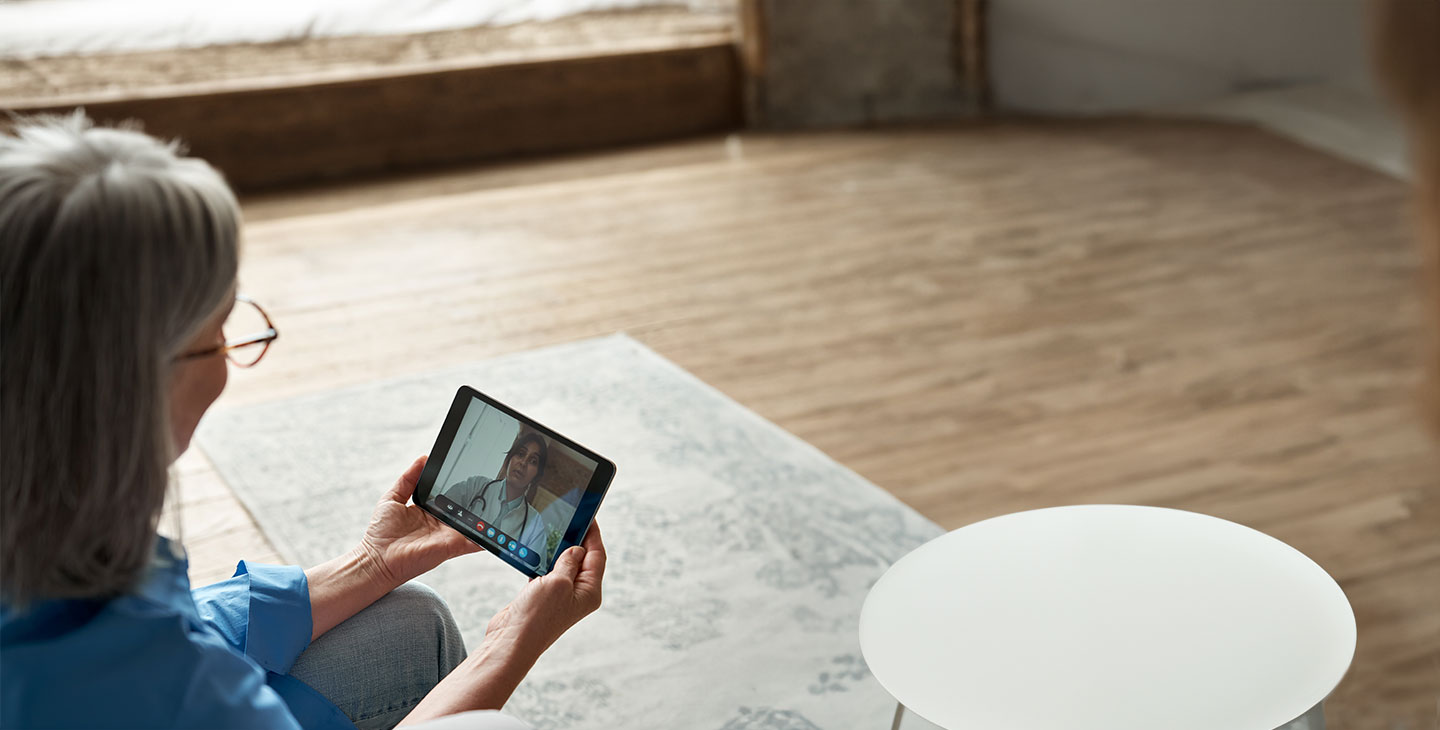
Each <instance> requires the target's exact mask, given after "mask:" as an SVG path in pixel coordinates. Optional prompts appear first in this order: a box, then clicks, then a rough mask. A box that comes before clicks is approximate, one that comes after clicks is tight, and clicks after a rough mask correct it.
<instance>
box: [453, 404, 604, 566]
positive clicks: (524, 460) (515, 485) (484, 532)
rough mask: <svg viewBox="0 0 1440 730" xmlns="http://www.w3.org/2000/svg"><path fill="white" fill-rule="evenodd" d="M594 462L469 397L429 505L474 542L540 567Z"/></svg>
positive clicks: (556, 545) (549, 560)
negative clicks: (450, 519) (472, 536)
mask: <svg viewBox="0 0 1440 730" xmlns="http://www.w3.org/2000/svg"><path fill="white" fill-rule="evenodd" d="M597 466H598V465H597V464H596V462H595V461H594V460H592V459H587V458H586V457H584V456H583V455H581V454H580V453H579V452H577V451H575V450H574V449H572V448H570V447H568V446H565V445H564V444H562V443H560V442H558V441H556V440H554V439H551V438H549V437H547V436H545V435H544V434H542V433H540V432H539V431H536V430H535V429H533V428H531V427H529V426H528V425H526V424H522V423H521V422H520V421H519V420H516V419H515V418H514V417H512V416H510V415H509V414H507V413H505V412H503V411H501V410H500V409H498V408H495V407H494V406H491V405H489V404H488V403H485V402H484V401H480V400H473V399H472V400H471V401H470V406H469V407H468V408H467V409H466V411H465V416H464V418H463V419H462V420H461V422H460V428H459V430H458V431H456V433H455V439H454V441H452V442H451V444H450V451H449V452H448V453H446V455H445V461H444V462H443V463H442V464H441V466H440V474H439V476H438V477H437V478H436V480H435V486H434V487H433V488H432V489H431V492H430V504H431V506H433V507H435V508H437V509H439V510H441V511H443V512H445V514H447V515H449V516H451V517H453V518H454V521H455V522H457V523H458V524H459V525H460V526H461V527H462V528H464V529H465V530H466V531H468V532H469V533H470V534H471V535H474V536H478V537H479V538H480V539H481V540H482V541H484V542H487V543H489V544H490V545H493V546H495V547H497V548H499V549H500V550H502V551H504V552H506V553H508V554H509V555H511V556H512V557H514V558H516V559H518V560H519V561H520V562H523V563H525V564H526V565H529V566H530V567H531V568H534V569H535V571H536V572H538V573H548V572H549V571H550V566H551V565H552V564H553V562H554V559H555V556H556V555H558V554H559V552H560V550H562V549H563V548H565V547H569V546H568V545H562V544H561V543H562V542H563V541H564V539H565V533H566V531H567V530H569V528H570V521H571V520H572V519H573V518H574V517H575V510H576V509H577V507H578V506H579V505H580V501H581V498H582V497H583V496H584V494H585V489H586V487H588V486H589V485H590V479H591V477H592V476H593V475H594V474H595V468H596V467H597Z"/></svg>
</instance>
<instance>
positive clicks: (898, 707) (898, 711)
mask: <svg viewBox="0 0 1440 730" xmlns="http://www.w3.org/2000/svg"><path fill="white" fill-rule="evenodd" d="M904 717H905V705H902V704H900V703H899V702H896V703H895V720H894V721H893V722H891V723H890V730H900V720H902V719H904Z"/></svg>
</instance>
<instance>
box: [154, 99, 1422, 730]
mask: <svg viewBox="0 0 1440 730" xmlns="http://www.w3.org/2000/svg"><path fill="white" fill-rule="evenodd" d="M246 207H247V215H248V219H249V223H248V228H247V235H246V241H247V249H246V252H245V261H244V264H243V267H242V287H243V289H244V290H246V291H248V292H249V293H251V294H252V295H253V296H255V297H256V298H257V299H258V300H259V301H260V302H261V303H263V304H265V305H266V306H267V307H269V308H270V310H271V312H272V314H273V316H274V318H275V320H276V322H277V324H278V326H279V328H280V329H281V330H282V332H283V335H282V339H281V340H280V342H279V343H278V345H277V346H276V348H275V349H274V350H273V351H272V352H271V354H270V355H269V356H267V358H266V360H265V361H264V362H263V363H262V364H261V365H260V366H259V367H258V368H256V369H254V370H252V371H235V372H233V373H232V376H231V382H230V386H229V390H228V391H227V392H226V393H225V395H224V396H223V397H222V399H221V401H220V402H219V404H218V405H217V407H227V406H237V405H241V404H245V403H254V402H259V401H265V400H270V399H277V398H286V397H290V396H294V395H297V394H301V393H308V392H313V391H317V390H322V389H328V388H332V387H336V386H343V385H347V384H354V383H359V382H364V381H368V380H372V379H375V378H380V377H389V376H396V375H401V374H405V373H415V372H422V371H429V370H433V369H436V368H440V367H445V366H448V365H454V364H458V363H463V362H469V361H474V360H477V359H480V358H485V357H490V356H493V355H498V354H501V353H506V352H513V351H518V350H524V349H529V348H533V347H539V346H543V345H548V344H553V343H558V342H565V341H570V340H575V339H579V338H584V337H590V336H595V335H603V334H607V333H612V332H616V331H622V330H623V331H626V332H629V333H630V334H631V335H633V336H635V337H636V338H638V339H640V340H641V341H643V342H645V343H646V344H648V345H649V346H651V347H652V348H654V349H655V350H657V351H659V352H660V353H661V354H663V355H665V356H666V357H669V358H671V359H672V360H674V361H676V362H677V363H679V364H680V365H681V366H683V367H685V368H687V369H689V370H690V371H692V372H694V373H695V374H696V375H698V376H699V377H700V378H702V379H704V380H705V381H707V382H709V383H711V384H713V385H715V386H716V387H718V388H719V389H720V390H722V391H724V392H725V393H727V394H729V395H730V396H732V397H734V398H735V399H736V400H738V401H740V402H741V403H743V404H745V405H747V406H749V407H751V408H753V409H755V410H756V411H758V412H759V413H760V414H761V415H763V416H765V417H767V418H769V419H771V420H773V421H775V422H776V423H778V424H779V425H780V426H782V427H784V428H786V429H788V430H789V431H792V432H794V433H795V434H797V435H799V436H800V437H801V438H803V439H805V440H807V441H809V442H811V443H813V444H815V445H816V446H818V447H820V448H821V449H823V450H824V451H826V452H827V453H829V454H830V455H831V456H832V457H834V458H835V459H836V460H838V461H839V462H841V463H843V464H845V465H847V466H849V467H851V468H853V469H855V470H856V471H858V472H859V473H860V474H862V475H864V476H865V477H867V478H869V479H870V480H872V481H874V482H875V483H876V484H879V485H881V486H882V487H884V488H886V489H888V490H890V491H891V492H893V493H894V494H895V495H897V496H898V497H899V498H901V499H902V500H904V501H905V502H906V503H908V504H910V505H911V506H913V507H914V508H915V509H917V510H919V511H920V512H922V513H923V514H925V515H926V516H928V517H930V518H931V519H933V520H935V521H936V522H938V523H940V524H941V525H943V526H945V527H947V528H955V527H959V526H961V525H965V524H967V523H970V522H973V521H976V520H979V519H983V518H986V517H990V516H993V515H997V514H1002V513H1006V512H1011V511H1015V510H1022V509H1028V508H1034V507H1041V506H1049V505H1058V504H1074V503H1087V502H1119V503H1136V504H1151V505H1162V506H1168V507H1178V508H1184V509H1190V510H1197V511H1201V512H1206V513H1210V514H1214V515H1218V516H1220V517H1224V518H1227V519H1231V520H1235V521H1238V522H1241V523H1243V524H1246V525H1250V526H1252V527H1255V528H1257V529H1260V530H1263V531H1265V532H1268V533H1269V534H1272V535H1274V536H1276V537H1278V538H1280V539H1282V540H1284V541H1286V542H1288V543H1290V544H1291V545H1294V546H1295V547H1296V548H1298V549H1300V550H1301V551H1303V552H1305V553H1306V554H1308V555H1309V556H1311V557H1312V558H1314V559H1315V560H1316V561H1317V562H1319V563H1320V565H1322V566H1323V567H1325V568H1326V569H1327V570H1328V571H1330V573H1331V574H1332V575H1334V576H1335V577H1336V578H1337V579H1338V580H1339V581H1340V583H1341V585H1342V586H1343V587H1344V589H1345V590H1346V592H1347V594H1348V595H1349V597H1350V599H1351V601H1352V602H1353V604H1354V607H1355V612H1356V616H1357V619H1358V621H1359V628H1360V645H1359V649H1358V652H1357V656H1356V658H1355V663H1354V666H1353V668H1352V670H1351V672H1350V674H1349V675H1348V676H1347V678H1346V680H1345V681H1344V683H1343V684H1342V685H1341V687H1340V689H1339V690H1338V691H1337V693H1336V694H1335V695H1334V696H1333V697H1332V699H1331V701H1330V702H1329V703H1328V713H1329V719H1330V726H1331V727H1335V728H1385V729H1387V730H1394V729H1398V728H1407V729H1410V730H1420V729H1422V728H1423V729H1426V730H1433V728H1436V727H1437V726H1440V707H1437V703H1440V457H1437V453H1436V444H1435V443H1434V442H1433V441H1431V440H1430V439H1429V438H1428V437H1427V436H1426V434H1425V433H1424V432H1423V431H1422V430H1421V428H1420V426H1419V425H1418V420H1417V418H1416V415H1415V413H1414V410H1413V408H1414V406H1413V404H1412V392H1413V390H1412V389H1413V387H1414V384H1415V380H1416V376H1415V373H1417V372H1418V370H1419V368H1418V365H1417V358H1418V353H1419V351H1420V346H1419V342H1418V337H1419V333H1418V317H1419V306H1418V300H1417V297H1416V291H1415V281H1414V278H1415V271H1416V264H1415V255H1414V253H1413V251H1412V249H1411V247H1410V245H1409V238H1408V236H1409V231H1408V228H1407V222H1406V217H1405V215H1406V199H1405V190H1404V187H1403V186H1402V185H1401V184H1400V183H1398V182H1396V181H1394V180H1391V179H1388V178H1385V177H1382V176H1380V175H1378V174H1376V173H1373V172H1369V171H1367V170H1364V169H1361V168H1360V167H1357V166H1354V165H1351V164H1348V163H1344V162H1340V161H1337V160H1334V159H1331V158H1328V157H1326V156H1323V155H1321V154H1319V153H1316V152H1312V151H1309V150H1306V149H1304V148H1301V147H1298V146H1296V145H1293V144H1291V143H1289V142H1285V141H1282V140H1280V139H1277V138H1274V137H1271V136H1269V135H1267V134H1264V133H1262V132H1259V131H1255V130H1252V129H1248V128H1244V127H1231V126H1224V125H1218V124H1208V123H1183V122H1181V123H1174V122H1138V121H1136V122H1132V121H1101V122H1083V123H1080V122H1072V123H1042V122H1025V121H1017V122H1008V123H995V124H988V125H980V126H970V127H960V128H948V129H912V130H907V131H889V132H846V133H828V134H804V135H794V136H770V135H759V134H753V135H752V134H747V135H743V136H741V137H736V138H730V139H707V140H701V141H697V142H693V143H685V144H677V145H670V146H665V147H660V148H651V149H643V150H635V151H627V152H617V153H613V154H606V155H596V156H590V157H585V158H577V159H570V160H558V161H549V162H543V163H536V164H531V165H525V166H513V167H507V168H492V169H485V170H470V171H452V172H448V173H445V174H438V175H433V176H427V177H420V178H409V179H401V180H394V181H389V182H385V183H378V184H368V185H358V186H353V187H350V188H345V189H331V190H324V191H315V192H313V193H307V194H304V195H292V196H284V197H273V198H269V199H256V200H251V201H247V204H246ZM335 441H336V443H337V444H343V443H344V437H343V434H339V433H337V434H336V438H335ZM337 448H339V447H338V446H337ZM404 466H405V465H404V464H396V465H395V469H396V473H397V474H398V473H399V471H400V470H401V469H402V468H403V467H404ZM179 472H180V482H181V492H180V503H181V504H182V505H183V510H182V514H183V519H184V532H185V538H186V541H187V543H188V545H189V547H190V550H191V553H192V561H193V562H192V577H193V578H194V579H195V580H196V581H197V582H204V581H207V580H210V579H215V578H218V577H223V576H225V575H228V572H229V570H230V569H231V568H232V567H233V564H234V560H235V559H236V558H240V557H247V558H251V559H255V560H262V561H263V560H278V559H279V557H278V556H276V555H275V553H274V551H273V550H272V549H271V547H270V546H269V545H268V544H267V543H266V542H265V539H264V538H263V537H262V536H261V535H260V534H258V532H257V531H256V529H255V527H254V525H253V523H252V522H251V520H250V519H249V517H248V515H246V514H245V512H244V510H243V508H241V507H240V505H239V504H238V503H237V502H236V501H235V499H234V497H233V496H232V494H231V493H230V492H229V491H228V489H227V488H225V486H224V485H223V484H222V483H221V482H220V481H219V480H218V478H217V477H216V475H215V474H214V472H213V470H212V469H211V467H210V465H209V464H208V462H207V461H206V460H205V458H204V456H203V455H202V454H199V453H197V452H192V453H190V454H187V455H186V456H185V457H184V458H183V459H182V460H181V462H180V466H179ZM384 486H385V485H381V484H376V485H371V486H370V487H368V488H371V489H373V490H375V492H376V494H377V496H378V494H379V491H380V490H381V489H382V488H383V487H384ZM1197 701H1203V698H1197Z"/></svg>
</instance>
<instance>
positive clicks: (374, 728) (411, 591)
mask: <svg viewBox="0 0 1440 730" xmlns="http://www.w3.org/2000/svg"><path fill="white" fill-rule="evenodd" d="M464 658H465V642H464V641H463V640H462V639H461V638H460V629H459V628H457V627H456V626H455V618H454V617H453V616H451V615H450V608H449V606H446V605H445V601H444V600H443V599H441V598H440V596H439V595H437V594H436V593H435V591H433V590H431V589H430V588H429V587H428V586H425V585H422V584H420V583H414V582H411V583H406V584H405V585H403V586H400V587H399V588H396V589H395V590H394V591H391V592H390V593H389V594H388V595H386V596H385V597H383V598H381V599H380V600H378V601H376V602H375V603H373V604H371V605H370V606H369V607H368V608H366V609H365V610H363V611H361V612H360V613H357V614H355V615H354V616H352V617H350V618H349V619H348V620H346V621H345V622H343V623H341V624H340V625H339V626H336V627H335V628H333V629H330V630H329V631H327V632H325V633H324V634H323V635H322V636H321V637H320V638H318V639H316V640H315V641H314V642H312V643H311V644H310V646H309V648H307V649H306V650H305V651H304V653H302V654H301V655H300V658H298V659H296V660H295V665H294V666H293V667H291V669H290V676H292V677H295V678H296V679H298V680H300V681H302V682H304V683H305V684H308V685H310V686H311V687H313V688H315V690H316V691H318V692H319V693H320V694H322V695H325V697H326V698H328V699H329V700H330V701H331V702H333V703H335V706H336V707H339V708H340V711H341V712H344V713H345V714H346V715H347V716H349V717H350V720H351V721H352V722H354V723H355V726H356V727H358V728H360V730H389V729H390V728H393V727H395V725H396V723H398V722H400V720H402V719H404V717H405V715H407V714H409V712H410V710H411V709H412V708H414V707H415V705H416V704H418V703H419V702H420V700H421V698H423V697H424V696H425V695H426V694H427V693H428V692H429V691H430V689H431V688H433V687H434V686H435V685H436V684H437V683H438V682H439V681H440V680H441V679H444V677H445V675H447V674H449V673H450V670H452V669H454V668H455V667H456V666H457V665H459V664H460V661H461V660H463V659H464Z"/></svg>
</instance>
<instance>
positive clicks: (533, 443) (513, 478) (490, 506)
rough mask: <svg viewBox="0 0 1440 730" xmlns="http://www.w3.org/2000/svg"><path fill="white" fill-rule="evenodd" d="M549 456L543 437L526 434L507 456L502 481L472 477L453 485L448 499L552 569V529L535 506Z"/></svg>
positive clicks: (501, 468) (501, 469)
mask: <svg viewBox="0 0 1440 730" xmlns="http://www.w3.org/2000/svg"><path fill="white" fill-rule="evenodd" d="M549 453H550V450H549V447H548V446H547V445H546V443H545V438H544V437H543V436H541V435H540V434H538V433H533V432H532V433H527V434H522V435H520V436H517V437H516V439H515V443H513V444H511V446H510V450H509V451H507V452H506V453H505V463H504V464H503V465H501V467H500V474H499V477H498V478H496V479H491V478H489V477H485V476H474V477H470V478H469V479H466V480H465V481H462V482H456V483H455V484H452V485H450V487H449V488H448V489H446V490H445V491H444V495H445V496H446V497H449V498H450V499H452V500H455V502H456V503H457V504H459V505H460V506H461V507H464V508H465V509H467V510H469V511H470V512H471V513H473V514H475V515H476V516H477V517H478V518H479V519H480V520H482V521H484V522H485V523H486V524H488V525H490V526H493V527H494V528H495V529H496V530H498V531H500V532H503V533H505V534H506V535H509V536H511V537H512V538H513V539H516V540H519V541H520V543H521V544H522V545H525V546H526V547H528V548H529V549H531V550H533V551H535V553H537V554H538V555H539V556H540V558H541V564H542V565H548V564H549V561H550V556H549V555H547V554H546V550H545V548H546V538H547V537H548V535H549V531H550V528H549V526H548V525H547V524H546V523H545V520H543V519H541V517H540V513H539V512H538V511H537V510H536V509H535V508H534V507H533V506H531V502H532V501H534V499H535V491H536V490H537V489H539V488H540V477H542V476H544V475H545V460H546V458H547V457H548V456H549Z"/></svg>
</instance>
